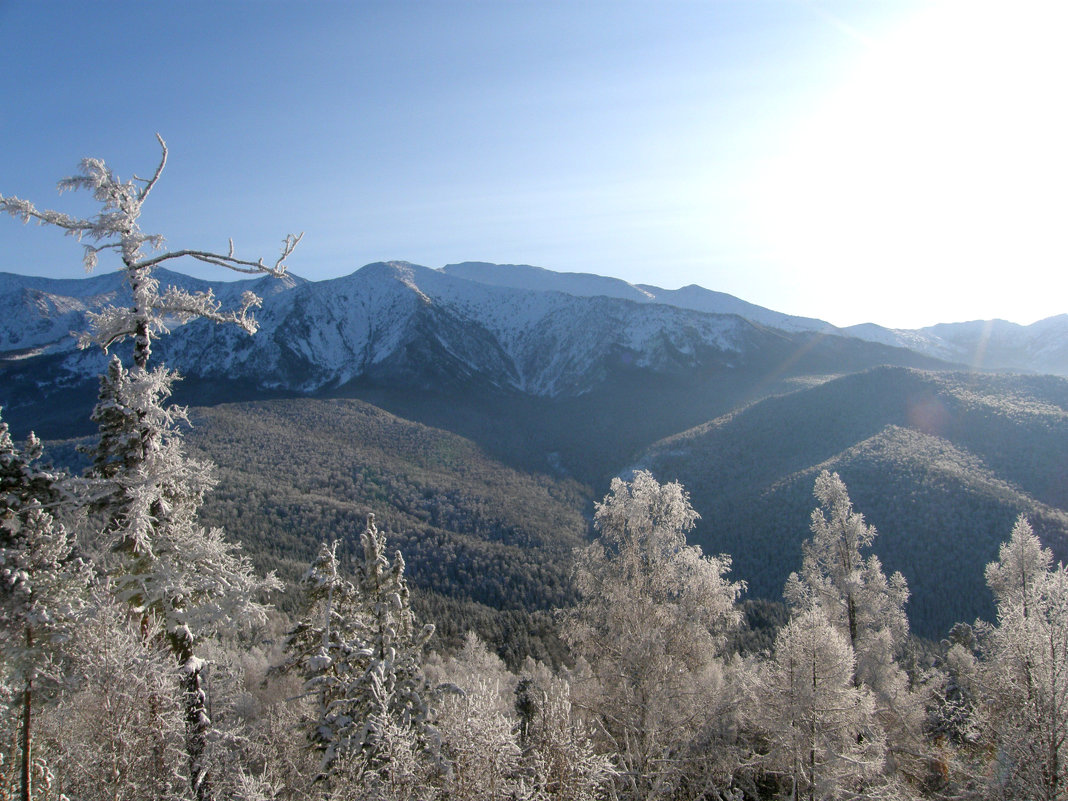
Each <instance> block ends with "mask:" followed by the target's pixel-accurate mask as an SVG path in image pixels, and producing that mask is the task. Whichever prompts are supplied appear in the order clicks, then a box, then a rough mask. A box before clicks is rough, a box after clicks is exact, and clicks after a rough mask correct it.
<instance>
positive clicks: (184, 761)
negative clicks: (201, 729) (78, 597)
mask: <svg viewBox="0 0 1068 801" xmlns="http://www.w3.org/2000/svg"><path fill="white" fill-rule="evenodd" d="M148 625H149V626H151V628H150V629H149V630H148V631H147V632H146V631H145V630H144V627H143V626H144V622H143V620H142V619H141V618H140V616H137V615H131V613H130V609H129V607H128V606H127V605H126V604H124V603H120V602H118V601H117V600H115V598H114V594H113V593H111V592H110V591H109V590H108V588H107V587H106V586H98V587H95V588H94V590H93V592H92V594H91V595H90V597H89V599H88V602H87V606H86V614H85V615H84V616H83V617H82V622H81V624H80V625H79V626H78V627H77V629H75V630H74V631H73V632H72V636H71V641H70V650H71V654H72V659H71V664H70V671H69V672H70V673H71V675H72V676H73V677H75V680H73V681H71V682H70V686H69V687H68V688H67V689H66V691H65V692H64V693H63V694H62V695H61V696H60V698H59V700H58V702H57V703H56V704H55V705H54V706H53V707H50V708H49V709H47V710H45V712H44V714H43V716H42V718H41V734H42V739H43V742H44V747H45V748H46V749H47V752H48V757H49V760H50V762H51V764H52V765H53V766H54V769H55V773H56V775H57V784H58V789H59V790H60V791H62V792H63V793H64V794H65V795H66V796H68V797H70V798H77V799H83V800H84V801H140V800H141V799H146V798H152V799H159V801H188V799H189V798H190V786H189V775H188V757H187V755H186V751H185V742H184V740H185V733H184V729H185V724H184V714H183V708H182V703H181V699H180V697H179V695H178V693H177V692H176V688H177V683H178V680H179V677H178V676H177V675H176V672H175V669H174V657H173V655H172V654H171V652H170V649H169V648H168V647H167V645H166V643H165V642H164V640H163V638H162V636H156V635H161V634H162V633H161V632H160V631H159V624H158V623H157V622H155V621H152V622H150V623H149V624H148ZM146 633H147V634H148V636H145V635H146Z"/></svg>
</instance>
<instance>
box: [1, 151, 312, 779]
mask: <svg viewBox="0 0 1068 801" xmlns="http://www.w3.org/2000/svg"><path fill="white" fill-rule="evenodd" d="M157 138H159V137H157ZM159 143H160V147H161V149H162V157H161V159H160V162H159V164H158V166H157V167H156V170H155V172H154V173H153V175H152V177H151V178H148V179H143V178H139V177H137V176H134V177H133V178H132V179H131V180H129V181H122V180H120V179H119V177H118V176H116V175H115V174H114V173H113V172H112V171H111V169H110V168H109V167H108V166H107V165H106V164H105V163H104V162H103V161H101V160H100V159H95V158H87V159H84V160H83V161H82V163H81V171H80V172H79V173H78V174H76V175H74V176H73V177H71V178H66V179H64V180H62V181H60V183H59V189H60V191H61V192H62V191H66V190H77V189H84V190H87V191H89V192H91V193H92V195H93V197H94V199H95V200H96V201H97V202H98V203H99V204H100V211H99V213H97V214H96V215H95V216H92V217H85V218H78V217H72V216H70V215H67V214H64V213H62V212H57V211H51V210H39V209H37V208H36V207H35V206H34V205H33V204H32V203H30V202H29V201H26V200H23V199H20V198H17V197H4V196H2V195H0V210H2V211H6V212H7V213H9V214H11V215H12V216H14V217H17V218H19V219H21V220H23V222H29V221H31V220H33V221H36V222H37V223H39V224H41V225H50V226H55V227H57V228H60V229H61V230H63V231H64V232H65V233H66V234H68V235H70V236H74V237H75V238H77V239H78V240H80V241H82V242H83V245H84V265H85V267H86V269H87V270H91V269H93V268H94V267H95V266H96V265H97V261H98V257H99V255H100V253H101V252H104V251H108V252H114V253H116V254H117V255H118V256H119V258H120V260H121V263H122V267H121V270H122V272H123V273H124V277H125V280H126V283H127V284H128V285H129V288H130V292H131V298H132V301H131V305H130V306H123V307H120V306H109V307H106V308H104V309H102V310H101V311H100V312H98V313H94V314H91V315H90V323H91V328H90V331H88V332H86V333H85V334H84V335H83V336H82V337H81V339H80V344H81V345H82V346H83V347H88V346H91V345H94V344H95V345H99V346H100V347H102V348H103V349H104V350H105V351H107V350H109V349H110V348H112V347H113V346H115V345H117V344H118V343H121V342H123V341H124V340H126V339H132V341H133V351H132V357H131V359H132V363H131V364H130V365H129V367H125V366H123V365H121V364H118V363H116V362H112V365H111V366H110V367H109V370H108V373H107V374H106V375H105V376H104V377H103V378H102V385H101V386H102V389H101V395H100V403H99V404H98V405H97V409H96V412H95V413H94V419H96V420H97V421H98V424H99V425H100V427H101V441H100V445H99V447H98V448H97V449H96V450H95V451H94V452H93V454H92V455H93V462H94V464H93V468H92V470H91V471H90V477H91V478H93V479H95V480H97V481H98V482H99V483H98V486H97V488H96V489H97V496H98V497H97V503H95V504H94V505H95V507H96V511H97V512H98V513H99V515H100V518H101V521H102V525H101V527H102V528H103V530H104V533H105V543H104V547H103V548H102V549H101V551H102V552H107V551H110V552H111V553H112V555H113V556H114V557H115V558H114V559H111V560H110V564H109V568H110V570H111V572H112V575H113V577H114V586H115V587H116V588H117V591H118V592H119V593H120V595H121V596H122V597H123V598H125V599H126V600H127V601H128V602H129V603H130V604H131V605H132V606H133V607H134V609H135V610H137V611H138V612H140V613H141V614H142V615H143V622H144V626H145V630H146V631H147V630H149V629H150V628H152V623H153V621H156V620H158V621H160V622H161V624H162V628H163V632H164V636H165V637H166V639H167V642H168V643H169V645H170V648H171V650H172V652H173V653H174V655H175V657H176V658H177V660H178V663H179V666H180V669H181V671H182V675H183V681H182V693H183V702H184V706H185V711H186V725H187V750H188V753H189V763H190V767H189V773H190V782H191V787H192V789H193V790H194V792H195V794H196V795H197V797H198V798H200V799H206V798H209V797H211V795H212V790H211V784H210V781H209V779H208V776H207V772H206V762H205V749H206V747H207V739H208V738H207V735H208V730H209V727H210V720H209V718H208V716H207V707H206V699H205V694H204V688H203V671H204V667H205V665H204V662H203V660H201V659H200V658H199V657H197V656H196V653H195V649H196V639H197V637H203V636H210V635H211V634H213V633H214V632H215V631H217V630H218V629H220V628H225V627H228V626H230V625H233V624H235V623H238V622H248V621H255V620H257V619H262V617H263V606H262V605H261V604H260V603H258V602H257V600H256V599H257V598H258V596H259V595H260V594H261V593H262V592H263V591H264V590H265V589H269V588H271V587H273V586H275V582H274V580H273V579H271V578H269V579H268V580H266V581H264V580H261V579H258V578H256V576H255V575H254V574H253V573H252V571H251V568H250V566H249V563H248V561H247V560H246V559H244V558H242V557H241V556H240V555H238V554H237V553H236V552H235V549H234V547H233V546H232V545H230V544H229V543H227V542H226V540H225V539H224V537H223V534H222V531H221V530H219V529H207V528H204V527H203V526H201V525H200V524H199V523H198V521H197V510H198V507H199V505H200V502H201V499H202V497H203V493H204V492H205V491H206V489H207V488H208V487H210V486H211V479H210V476H209V475H208V471H207V465H205V464H204V463H201V462H197V461H196V460H191V459H189V458H188V457H187V456H186V455H185V453H184V450H183V447H182V438H181V433H180V430H179V429H178V427H177V424H178V423H179V422H180V421H181V420H182V418H183V412H182V411H181V410H179V409H175V408H174V407H170V406H167V405H166V401H167V399H168V397H169V393H170V385H171V383H172V382H173V380H174V378H175V376H174V375H173V374H172V373H170V372H168V371H167V370H164V369H162V368H156V369H149V359H150V356H151V353H152V341H153V338H154V337H156V336H158V335H159V334H161V333H165V332H166V331H167V330H168V327H169V326H172V325H175V324H181V323H184V322H187V321H189V320H192V319H195V318H205V319H209V320H214V321H216V322H230V323H235V324H237V325H239V326H240V327H242V328H244V329H245V330H247V331H249V332H250V333H251V332H254V331H255V329H256V323H255V320H254V319H253V318H252V317H251V316H250V314H249V312H250V310H251V309H252V308H254V307H255V306H257V305H258V304H259V299H258V298H257V297H256V296H255V295H253V294H252V293H246V294H245V296H244V297H243V299H242V304H241V307H240V308H238V309H236V310H233V311H223V310H222V309H221V307H220V304H219V303H218V301H216V300H215V298H214V296H213V295H212V293H211V291H208V292H189V291H188V290H184V289H181V288H177V287H170V288H167V289H165V290H163V291H161V289H160V285H159V281H158V280H157V279H156V278H155V277H154V275H153V273H154V271H155V269H156V268H157V267H158V266H159V265H161V264H163V263H165V262H171V261H173V260H177V259H182V258H191V259H194V260H197V261H200V262H205V263H208V264H213V265H217V266H220V267H225V268H228V269H231V270H236V271H238V272H243V273H253V274H258V273H266V274H270V275H275V276H279V277H281V276H283V275H284V274H285V269H286V265H285V260H286V258H288V256H289V255H290V254H291V253H292V252H293V248H294V247H295V246H296V244H297V242H298V241H299V239H300V237H299V236H287V237H286V239H285V243H284V245H283V247H282V253H281V256H280V257H279V258H278V260H277V261H276V262H275V263H274V264H273V265H268V264H265V263H264V262H263V260H262V259H261V260H259V261H255V262H253V261H247V260H243V259H239V258H237V257H236V256H235V255H234V249H233V243H232V242H231V244H230V248H229V251H228V252H227V253H225V254H223V253H213V252H210V251H201V250H186V249H183V250H173V251H167V252H162V253H158V254H155V255H150V254H146V252H145V248H146V247H150V248H153V249H156V250H159V249H162V247H163V237H162V236H160V235H158V234H148V233H144V232H143V231H142V230H141V228H140V225H139V222H138V220H139V218H140V216H141V211H142V208H143V205H144V203H145V201H146V200H147V199H148V197H149V195H150V193H151V192H152V190H153V188H154V187H155V186H156V184H157V182H158V181H159V179H160V176H161V175H162V173H163V168H164V166H165V165H166V162H167V147H166V145H165V143H164V142H163V139H162V138H159Z"/></svg>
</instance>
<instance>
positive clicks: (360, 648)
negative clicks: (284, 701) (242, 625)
mask: <svg viewBox="0 0 1068 801" xmlns="http://www.w3.org/2000/svg"><path fill="white" fill-rule="evenodd" d="M360 545H361V558H360V559H359V561H358V562H357V564H356V576H355V579H354V581H351V582H350V581H348V580H346V579H344V578H343V577H342V576H341V575H340V572H339V563H338V558H337V543H336V542H335V543H332V544H331V545H325V544H324V545H322V546H321V547H320V549H319V555H318V556H317V558H316V560H315V562H314V563H313V565H312V566H311V568H310V569H309V570H308V572H307V574H306V575H305V578H304V580H303V582H302V587H303V591H304V612H303V615H302V617H301V620H300V621H299V622H298V623H297V625H296V626H294V627H293V629H292V630H291V631H290V633H289V636H288V638H287V641H286V652H287V660H286V662H285V663H284V665H283V668H284V669H290V670H293V669H296V670H299V671H300V673H301V675H302V676H303V677H304V679H305V684H304V687H305V691H306V692H307V693H308V695H309V696H312V697H314V698H315V711H314V713H313V714H312V716H311V720H310V724H311V725H310V731H309V739H310V741H311V743H312V746H313V747H314V748H315V749H316V750H318V751H321V752H322V761H321V763H320V769H319V781H322V782H324V783H325V784H326V785H327V786H332V787H344V786H347V785H350V784H352V783H354V782H355V783H357V784H359V783H361V782H362V783H365V784H366V783H368V782H369V783H371V784H375V783H376V782H377V781H378V779H376V778H375V776H374V775H372V774H377V775H379V778H381V777H382V776H387V775H392V774H391V771H395V770H397V769H399V768H398V766H396V765H392V764H391V762H390V760H391V759H393V758H394V757H393V756H391V754H393V751H392V750H391V749H393V748H394V747H395V746H397V743H398V741H397V740H396V738H397V737H401V736H402V735H403V736H409V735H410V736H411V737H412V738H414V739H413V741H412V742H413V745H412V748H413V749H414V750H413V751H412V753H413V754H415V755H416V756H417V757H419V758H422V756H423V755H424V753H425V752H426V751H427V750H428V749H429V748H430V746H431V745H432V742H433V741H434V739H435V738H434V733H433V730H432V727H431V726H430V719H429V708H428V705H427V700H426V696H427V687H426V680H425V679H424V677H423V672H422V667H421V652H422V649H423V647H424V645H425V644H426V641H427V640H428V639H429V638H430V636H431V635H432V634H433V631H434V628H433V626H425V627H423V628H422V629H417V627H416V623H415V616H414V614H413V613H412V609H411V599H410V595H409V590H408V583H407V580H406V579H405V578H404V559H403V557H402V556H401V554H400V552H399V551H397V552H396V553H395V555H394V558H393V561H392V563H391V562H390V561H389V559H388V558H387V557H386V550H385V548H386V541H385V536H384V535H383V534H382V533H380V532H379V531H378V529H377V527H376V526H375V523H374V515H369V516H368V518H367V527H366V529H365V530H364V532H363V534H362V535H361V537H360ZM386 721H388V725H387V724H386ZM391 738H392V739H391ZM409 767H411V766H409ZM412 769H413V770H414V769H415V768H414V767H413V768H412Z"/></svg>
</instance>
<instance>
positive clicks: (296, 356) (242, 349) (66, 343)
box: [0, 262, 1068, 402]
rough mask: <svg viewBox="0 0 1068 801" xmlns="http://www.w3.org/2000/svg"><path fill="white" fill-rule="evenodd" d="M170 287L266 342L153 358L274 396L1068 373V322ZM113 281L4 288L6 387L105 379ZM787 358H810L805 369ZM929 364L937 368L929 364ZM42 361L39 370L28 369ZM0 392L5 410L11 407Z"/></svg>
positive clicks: (198, 339)
mask: <svg viewBox="0 0 1068 801" xmlns="http://www.w3.org/2000/svg"><path fill="white" fill-rule="evenodd" d="M158 277H159V278H160V281H161V283H162V284H164V285H166V284H179V285H182V286H185V287H187V288H190V289H197V290H204V289H209V288H210V289H212V290H213V291H214V292H215V295H216V296H217V297H218V298H219V299H220V300H221V301H222V302H223V305H224V306H227V305H233V304H236V300H237V298H238V297H239V296H240V294H241V293H242V292H244V291H245V290H247V289H251V290H253V291H254V292H256V293H257V294H259V295H260V296H261V297H262V298H263V307H262V309H260V310H259V312H258V314H257V317H258V319H259V321H260V324H261V330H260V333H259V334H258V335H256V336H255V337H252V338H249V337H248V336H246V335H245V334H244V333H242V332H240V331H237V330H234V329H230V328H227V327H219V326H213V325H209V324H207V323H191V324H188V325H184V326H180V327H177V328H176V330H174V331H173V332H172V333H171V335H170V336H168V337H164V338H163V339H162V340H161V341H160V344H159V347H158V348H157V353H159V354H160V355H161V357H162V359H163V360H164V361H166V363H167V364H168V365H169V366H172V367H175V368H177V369H179V370H180V371H181V372H183V373H184V374H186V375H190V376H198V377H201V378H206V379H215V378H219V379H228V380H239V381H242V382H245V383H246V384H251V385H255V386H259V387H261V388H263V389H265V390H280V391H291V392H318V391H323V390H328V389H330V388H336V387H340V386H343V385H346V384H347V383H349V382H352V381H356V380H367V381H381V382H387V383H388V382H393V383H396V382H398V381H400V382H402V383H406V384H408V385H415V386H428V387H436V388H440V387H443V386H444V387H448V386H451V385H456V384H458V383H463V384H465V385H469V384H471V383H474V384H475V385H483V386H487V387H493V388H496V389H499V390H503V391H509V392H520V393H524V394H528V395H534V396H541V397H560V396H574V395H579V394H582V393H584V392H587V391H589V390H590V389H591V388H593V387H594V386H596V385H597V384H598V383H599V382H601V381H603V380H604V379H605V378H606V376H608V375H609V374H610V373H612V372H613V371H620V370H642V369H644V370H649V371H652V372H672V371H687V370H688V371H694V370H705V371H709V370H712V371H715V370H725V369H726V370H729V369H733V368H744V367H746V366H752V365H771V364H773V363H774V362H775V361H776V360H782V361H784V362H788V361H790V360H795V361H796V358H801V357H803V358H805V359H809V360H810V361H812V360H814V361H813V364H814V365H815V366H814V367H813V371H817V370H822V371H824V372H835V365H834V359H835V358H840V357H841V358H845V356H844V354H848V359H849V360H851V361H850V364H849V365H847V366H843V368H842V369H860V368H861V367H863V366H867V365H871V364H879V363H895V364H906V365H910V366H934V364H935V363H934V362H933V361H932V360H933V359H937V360H941V361H943V362H950V363H955V364H958V365H959V364H963V365H967V366H970V367H977V368H1006V369H1013V370H1019V371H1031V372H1050V373H1058V374H1062V375H1063V374H1068V316H1061V317H1054V318H1050V319H1049V320H1044V321H1042V322H1040V323H1036V324H1034V325H1032V326H1027V327H1024V326H1016V325H1013V324H1011V323H1005V322H1003V321H989V322H976V323H958V324H948V325H939V326H934V327H932V328H926V329H921V330H918V331H897V330H890V329H885V328H881V327H879V326H875V325H866V326H856V327H854V328H850V329H837V328H835V327H834V326H832V325H830V324H829V323H826V322H824V321H821V320H815V319H811V318H804V317H794V316H790V315H786V314H782V313H779V312H775V311H772V310H770V309H765V308H762V307H760V306H755V305H753V304H750V303H747V302H745V301H743V300H740V299H738V298H735V297H733V296H731V295H726V294H724V293H720V292H713V291H710V290H707V289H703V288H701V287H697V286H690V287H684V288H682V289H677V290H665V289H661V288H659V287H655V286H651V285H645V284H642V285H633V284H629V283H627V282H625V281H621V280H619V279H614V278H605V277H602V276H596V275H587V274H580V273H558V272H553V271H550V270H545V269H542V268H538V267H530V266H525V265H493V264H485V263H480V262H467V263H463V264H453V265H448V266H446V267H444V268H442V269H440V270H434V269H429V268H426V267H420V266H418V265H414V264H409V263H406V262H379V263H375V264H369V265H367V266H365V267H363V268H361V269H359V270H357V271H356V272H354V273H352V274H351V275H347V276H344V277H341V278H336V279H332V280H326V281H317V282H309V281H304V280H301V279H294V280H292V281H290V282H288V283H287V282H282V281H277V280H275V279H268V278H260V279H255V280H247V281H235V282H221V281H220V282H208V281H201V280H197V279H193V278H189V277H187V276H183V275H179V274H176V273H169V272H165V271H160V272H159V273H158ZM126 292H127V290H126V288H125V286H124V285H123V282H122V276H121V275H120V274H118V273H104V274H100V275H97V276H93V277H89V278H84V279H63V280H57V279H44V278H34V277H26V276H20V275H13V274H0V365H3V367H2V369H3V370H4V372H6V373H7V374H8V379H9V381H8V382H6V383H10V382H17V381H16V379H18V376H19V375H22V379H21V380H22V381H23V383H25V382H26V381H28V380H29V376H30V374H31V373H32V374H33V376H34V377H33V380H34V381H35V382H37V384H38V385H40V384H41V383H42V382H44V383H58V384H65V385H71V384H74V383H77V382H79V381H80V380H88V379H90V378H91V377H92V376H96V375H98V374H99V373H100V371H101V369H102V363H103V358H104V357H103V356H102V354H100V353H98V352H93V351H79V350H77V349H76V347H75V341H74V338H73V337H72V336H71V332H72V331H81V330H84V329H85V327H86V313H87V312H89V311H91V310H92V309H94V308H98V307H99V306H101V305H102V304H105V303H119V304H121V303H123V302H124V297H125V295H126ZM793 354H798V356H795V355H793ZM925 357H926V358H925ZM31 363H33V364H39V365H40V369H36V370H30V369H29V368H30V366H31ZM0 394H4V393H2V392H0ZM5 401H7V399H6V398H3V397H0V402H5Z"/></svg>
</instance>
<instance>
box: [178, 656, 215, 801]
mask: <svg viewBox="0 0 1068 801" xmlns="http://www.w3.org/2000/svg"><path fill="white" fill-rule="evenodd" d="M176 639H178V648H177V651H178V664H179V667H180V669H181V671H182V681H181V686H182V704H183V706H184V707H185V750H186V754H187V755H188V756H189V784H190V787H191V788H192V790H193V795H194V796H196V799H197V801H212V799H213V798H214V794H213V792H212V785H211V777H210V776H209V775H208V766H207V765H206V764H205V761H204V760H205V756H206V753H207V747H208V729H209V728H210V727H211V719H210V718H209V717H208V709H207V694H206V693H205V692H204V685H203V676H204V664H203V662H201V661H200V660H199V659H197V657H196V656H195V655H194V654H193V646H192V643H191V642H190V641H189V639H188V638H176Z"/></svg>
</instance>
